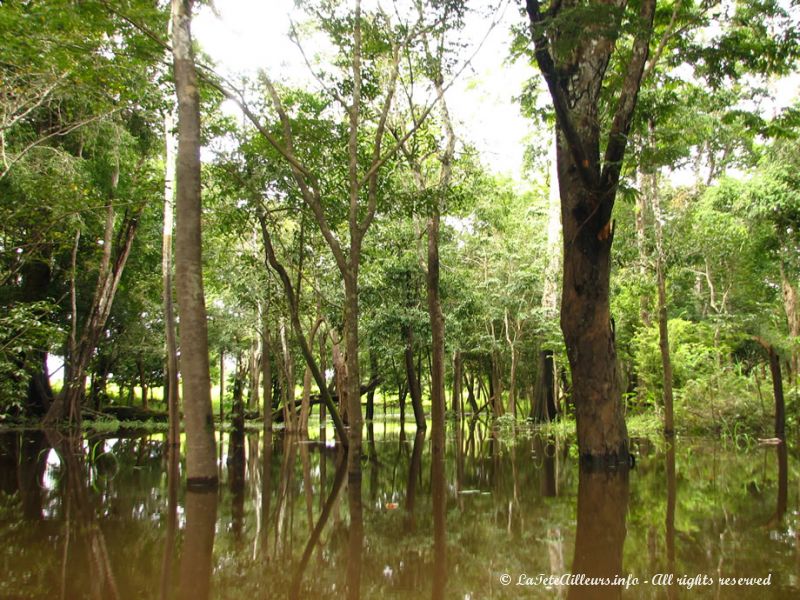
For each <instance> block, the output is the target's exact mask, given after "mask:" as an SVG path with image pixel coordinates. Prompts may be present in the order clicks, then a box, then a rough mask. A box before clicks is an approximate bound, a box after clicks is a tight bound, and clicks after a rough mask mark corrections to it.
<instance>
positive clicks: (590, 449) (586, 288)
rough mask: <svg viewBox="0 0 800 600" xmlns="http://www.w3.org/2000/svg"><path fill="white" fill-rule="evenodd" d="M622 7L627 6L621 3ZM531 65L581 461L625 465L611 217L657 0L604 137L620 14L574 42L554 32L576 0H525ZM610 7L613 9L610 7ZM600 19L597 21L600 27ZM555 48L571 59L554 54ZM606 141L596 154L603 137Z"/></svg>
mask: <svg viewBox="0 0 800 600" xmlns="http://www.w3.org/2000/svg"><path fill="white" fill-rule="evenodd" d="M623 4H624V3H623ZM526 8H527V12H528V16H529V18H530V23H531V36H532V38H533V42H534V45H535V56H536V62H537V64H538V66H539V69H540V70H541V72H542V74H543V75H544V78H545V81H546V83H547V86H548V90H549V92H550V96H551V98H552V101H553V107H554V109H555V114H556V122H557V131H558V141H557V152H556V154H557V164H558V183H559V192H560V196H561V222H562V226H563V235H564V241H563V243H564V279H563V290H562V302H561V329H562V332H563V333H564V340H565V342H566V346H567V355H568V358H569V363H570V367H571V370H572V383H573V401H574V404H575V412H576V420H577V429H578V446H579V449H580V453H581V456H582V458H583V459H584V460H591V461H593V462H600V463H608V464H612V463H616V462H619V461H622V462H625V463H627V459H628V433H627V429H626V426H625V419H624V415H623V410H622V400H621V389H620V378H619V374H618V369H617V356H616V347H615V340H614V326H613V322H612V320H611V315H610V311H609V277H610V272H611V244H612V241H613V238H614V235H613V224H612V222H611V212H612V209H613V206H614V200H615V198H616V192H617V185H618V183H619V176H620V171H621V168H622V161H623V159H624V156H625V149H626V146H627V134H628V131H629V129H630V124H631V120H632V117H633V111H634V108H635V106H636V100H637V97H638V93H639V87H640V85H641V80H642V75H643V72H644V68H645V64H646V62H647V56H648V51H649V43H650V37H651V34H652V29H653V17H654V14H655V0H643V1H642V2H641V3H640V5H639V15H638V17H639V19H638V21H639V22H638V23H637V28H636V33H635V35H634V39H633V44H632V49H631V56H630V58H629V59H628V64H627V67H626V69H625V72H624V75H623V78H622V83H621V86H620V91H619V93H618V95H617V98H616V107H615V109H614V111H613V117H612V119H611V122H610V125H609V128H608V131H607V133H606V135H603V133H604V132H602V131H601V126H602V122H603V119H601V115H600V112H599V101H600V97H601V93H602V92H603V84H604V79H605V73H606V69H607V67H608V64H609V62H610V60H611V56H612V54H613V52H614V48H615V42H616V37H617V36H618V35H619V32H620V30H621V14H622V11H614V10H608V11H603V12H598V14H597V16H598V17H602V18H601V19H600V20H597V19H595V22H594V23H592V24H589V25H587V26H586V27H585V28H584V29H583V31H582V32H581V36H580V38H579V39H576V38H575V37H574V33H573V34H572V35H573V37H571V38H569V39H567V38H565V37H563V36H566V35H570V34H569V33H566V32H565V31H564V30H563V29H561V28H558V27H557V26H556V23H557V17H559V13H560V12H561V11H564V10H585V7H584V6H583V5H582V3H580V2H576V1H565V2H555V3H551V4H550V8H549V9H548V10H547V11H544V12H543V11H542V10H541V7H540V3H539V2H538V1H537V0H527V2H526ZM610 8H611V7H609V9H610ZM601 21H602V22H601ZM559 43H562V44H563V43H566V44H569V45H570V47H572V48H573V49H572V50H571V51H570V52H569V53H564V52H556V51H555V50H554V49H553V48H554V47H555V46H557V45H558V44H559ZM602 138H606V139H607V141H606V143H605V150H604V153H603V155H602V157H601V147H600V144H601V139H602Z"/></svg>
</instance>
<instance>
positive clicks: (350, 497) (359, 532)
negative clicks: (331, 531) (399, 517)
mask: <svg viewBox="0 0 800 600" xmlns="http://www.w3.org/2000/svg"><path fill="white" fill-rule="evenodd" d="M352 450H353V449H352V447H351V448H350V449H349V451H350V452H352ZM359 453H360V448H359ZM354 469H355V470H354ZM347 470H348V473H347V508H348V511H349V513H350V527H349V528H348V531H347V598H348V600H359V599H360V597H361V560H362V554H363V550H364V548H363V546H364V517H363V507H362V504H361V460H360V459H359V461H358V462H357V463H356V462H355V461H354V460H353V459H352V458H348V469H347Z"/></svg>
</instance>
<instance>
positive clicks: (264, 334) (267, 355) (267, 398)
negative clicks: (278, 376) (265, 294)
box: [261, 318, 272, 444]
mask: <svg viewBox="0 0 800 600" xmlns="http://www.w3.org/2000/svg"><path fill="white" fill-rule="evenodd" d="M268 322H269V319H268V318H265V319H264V322H263V323H262V325H261V347H262V350H261V385H262V387H263V396H264V436H265V438H264V439H265V440H266V439H267V436H270V437H271V435H272V341H271V340H270V335H269V325H268ZM265 444H266V442H265Z"/></svg>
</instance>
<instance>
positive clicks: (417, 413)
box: [403, 325, 428, 429]
mask: <svg viewBox="0 0 800 600" xmlns="http://www.w3.org/2000/svg"><path fill="white" fill-rule="evenodd" d="M403 337H404V338H405V342H406V347H405V353H404V355H403V358H404V359H405V367H406V381H407V382H408V386H407V387H408V394H409V396H411V408H412V409H413V410H414V422H415V423H416V425H417V429H426V428H427V427H428V424H427V423H426V422H425V410H424V409H423V407H422V389H421V387H420V383H419V377H418V376H417V371H416V369H415V367H414V332H413V330H412V328H411V326H410V325H404V326H403Z"/></svg>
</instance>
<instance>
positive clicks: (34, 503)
mask: <svg viewBox="0 0 800 600" xmlns="http://www.w3.org/2000/svg"><path fill="white" fill-rule="evenodd" d="M373 429H374V433H373V434H372V435H370V436H369V441H368V442H365V460H364V461H363V465H362V474H361V478H360V480H359V479H358V478H353V479H348V477H347V475H346V472H345V468H344V465H345V462H346V461H345V460H344V455H343V452H342V450H341V448H339V447H337V446H336V445H334V444H333V443H331V442H330V441H329V442H327V443H326V442H325V441H320V440H319V439H312V440H303V439H300V438H298V437H296V436H290V435H284V434H278V433H276V434H275V435H274V436H273V438H272V439H271V440H268V442H267V443H266V444H265V443H264V439H263V436H262V437H259V435H257V434H248V435H247V436H246V437H245V438H244V440H243V441H241V442H240V443H236V437H235V436H234V437H233V443H232V438H231V435H229V434H227V433H226V434H224V435H223V436H222V441H223V444H222V446H223V448H222V453H221V458H220V466H219V468H220V482H221V483H220V486H219V489H218V490H217V491H214V492H210V493H209V492H207V493H198V492H189V491H185V490H184V488H183V486H182V485H178V486H171V485H170V483H169V482H170V477H169V471H170V465H169V464H168V461H167V459H166V457H165V456H166V452H165V445H164V439H163V436H162V435H144V436H139V437H128V438H121V437H115V438H105V439H104V438H102V437H91V436H90V437H88V438H83V439H80V440H67V439H61V438H58V436H54V435H46V434H44V433H42V432H28V433H25V434H19V433H5V434H0V598H48V599H50V598H65V599H72V598H76V599H77V598H98V599H99V598H102V599H107V598H136V599H139V598H191V599H203V598H232V599H236V598H243V599H248V600H250V599H255V598H292V597H295V598H343V597H349V598H358V597H360V598H366V599H371V598H426V597H432V598H461V599H466V598H470V599H479V598H517V597H533V598H559V597H561V598H566V597H575V598H583V597H587V598H588V597H592V598H595V597H600V598H603V597H609V598H614V597H622V598H694V597H703V598H737V599H738V598H797V597H800V533H798V502H799V501H800V498H799V496H798V486H800V476H799V475H800V474H799V471H798V458H797V454H796V453H795V449H794V447H790V448H789V451H788V453H787V451H786V449H785V446H781V447H777V448H776V447H767V448H749V449H737V448H734V447H731V446H728V447H725V446H724V445H723V444H721V443H720V442H709V441H702V440H688V439H679V440H678V442H677V443H676V445H675V446H674V447H673V448H667V447H666V446H664V445H663V444H661V443H659V444H654V443H651V442H647V441H639V442H638V443H637V444H636V446H637V453H638V460H637V464H636V466H635V468H634V469H632V470H631V471H629V472H627V471H626V472H620V473H614V474H608V473H590V472H582V471H581V470H580V469H579V468H578V465H577V461H576V458H575V454H576V451H575V448H574V447H572V446H571V445H570V444H569V443H568V442H566V441H563V440H554V439H547V438H543V437H542V436H541V435H540V434H537V433H535V432H532V431H530V430H525V429H521V430H516V431H509V430H503V431H502V432H497V431H492V430H491V429H489V428H487V427H485V426H483V425H481V424H478V425H475V426H473V427H472V428H470V427H469V423H461V424H460V425H459V424H456V423H449V424H448V433H447V449H446V458H445V461H444V463H443V465H442V463H438V464H439V465H440V467H441V466H443V468H432V460H431V444H430V440H429V439H427V438H426V437H425V435H424V434H419V435H415V434H414V433H413V431H412V432H410V433H405V434H403V433H401V432H399V431H398V426H397V423H396V422H389V423H388V424H387V423H376V424H375V425H374V427H373ZM312 433H313V435H315V436H318V435H319V433H318V432H317V431H313V432H312ZM433 462H434V463H435V462H436V461H433ZM173 468H175V469H180V468H181V467H180V466H179V465H173ZM740 578H741V579H740ZM614 583H617V584H618V585H616V586H615V585H613V584H614ZM570 584H571V585H570ZM591 584H595V585H591ZM600 584H601V585H600Z"/></svg>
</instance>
